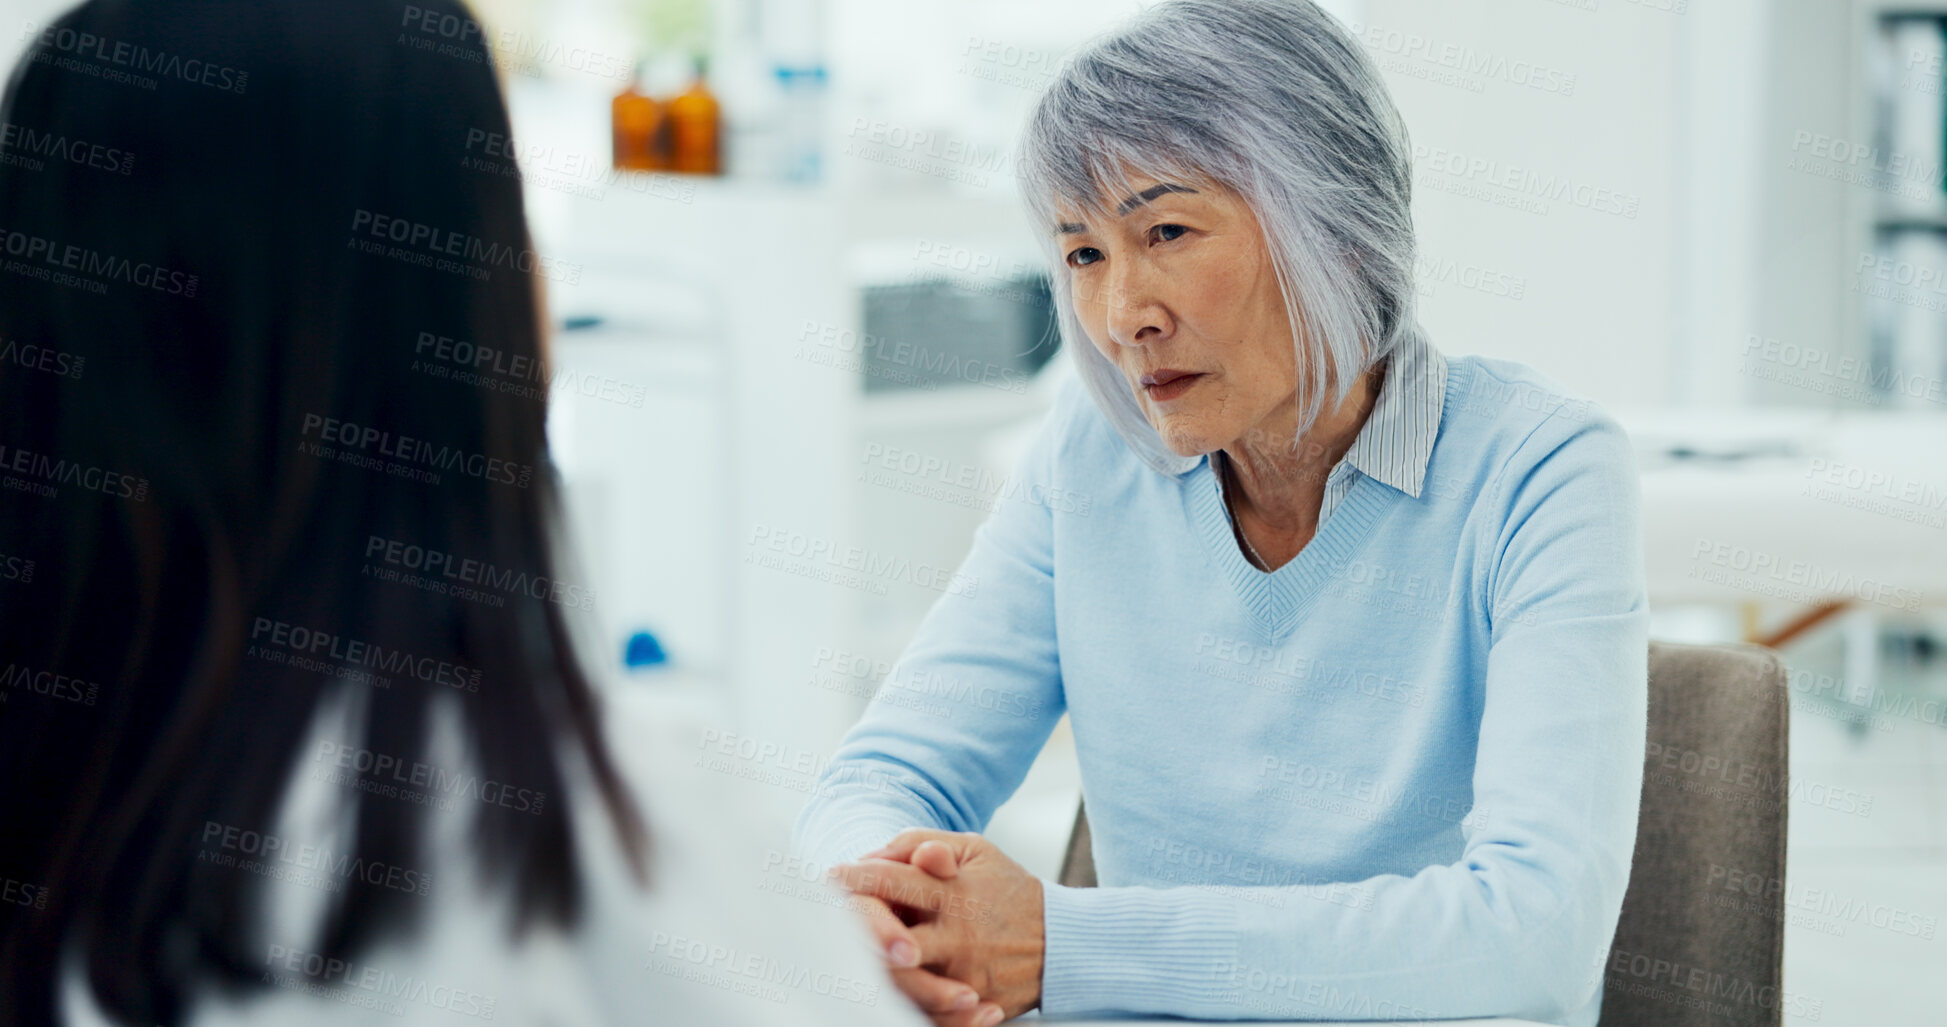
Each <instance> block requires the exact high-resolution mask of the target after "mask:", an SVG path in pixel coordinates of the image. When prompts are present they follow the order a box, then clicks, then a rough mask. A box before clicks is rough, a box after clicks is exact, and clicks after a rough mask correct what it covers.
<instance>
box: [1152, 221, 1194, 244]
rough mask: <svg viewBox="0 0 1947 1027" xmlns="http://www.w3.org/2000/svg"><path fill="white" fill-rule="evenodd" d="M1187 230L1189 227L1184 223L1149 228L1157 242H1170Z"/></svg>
mask: <svg viewBox="0 0 1947 1027" xmlns="http://www.w3.org/2000/svg"><path fill="white" fill-rule="evenodd" d="M1187 231H1189V229H1187V228H1185V227H1183V226H1182V225H1157V226H1156V227H1155V228H1152V229H1150V230H1149V234H1150V235H1153V236H1155V237H1156V241H1157V242H1169V241H1170V240H1171V239H1175V238H1177V237H1178V236H1181V235H1182V234H1183V233H1185V232H1187Z"/></svg>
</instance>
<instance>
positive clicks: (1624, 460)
mask: <svg viewBox="0 0 1947 1027" xmlns="http://www.w3.org/2000/svg"><path fill="white" fill-rule="evenodd" d="M1477 502H1479V503H1485V504H1489V506H1488V509H1487V511H1486V513H1487V514H1488V515H1489V516H1488V517H1487V518H1484V520H1486V521H1487V522H1488V523H1489V524H1490V525H1491V526H1490V527H1489V528H1487V529H1485V531H1484V533H1483V535H1482V536H1480V552H1479V561H1478V563H1477V565H1476V571H1475V574H1476V588H1477V592H1478V594H1480V595H1481V597H1482V601H1483V602H1484V603H1485V604H1486V610H1487V612H1488V617H1489V619H1490V621H1491V624H1490V626H1489V628H1488V632H1487V637H1488V639H1489V650H1488V654H1487V660H1486V667H1487V670H1486V686H1485V691H1484V704H1483V709H1482V716H1481V723H1480V737H1479V745H1478V749H1477V756H1476V761H1475V770H1474V778H1473V789H1474V804H1475V805H1474V814H1473V815H1470V816H1469V817H1468V818H1467V819H1466V820H1465V821H1463V822H1462V828H1461V829H1462V836H1463V839H1464V843H1463V844H1464V847H1463V851H1462V853H1461V855H1460V858H1459V859H1458V860H1456V861H1455V862H1453V863H1452V864H1449V865H1445V866H1430V867H1427V868H1425V869H1423V870H1421V871H1419V872H1418V873H1415V874H1413V875H1412V876H1410V877H1405V876H1398V875H1385V876H1379V877H1373V878H1369V879H1366V880H1364V881H1357V882H1344V883H1340V884H1333V885H1318V886H1302V887H1281V888H1252V889H1239V888H1234V887H1218V886H1189V887H1176V888H1165V889H1157V888H1145V887H1115V888H1098V889H1076V888H1064V887H1060V886H1056V885H1048V886H1047V887H1046V888H1045V891H1044V894H1045V899H1044V912H1045V916H1046V930H1047V935H1046V937H1047V952H1046V967H1045V970H1044V973H1043V981H1042V1008H1043V1009H1044V1010H1046V1011H1047V1012H1048V1013H1049V1014H1051V1015H1053V1014H1073V1013H1082V1012H1092V1013H1102V1012H1111V1011H1113V1012H1124V1013H1157V1014H1169V1015H1176V1016H1189V1017H1202V1018H1211V1019H1248V1018H1270V1019H1310V1018H1326V1019H1334V1020H1364V1019H1407V1018H1415V1019H1417V1018H1458V1017H1479V1016H1519V1017H1526V1018H1528V1019H1534V1020H1543V1021H1548V1022H1554V1023H1563V1022H1566V1021H1567V1020H1568V1019H1569V1018H1571V1017H1572V1016H1573V1017H1574V1019H1576V1020H1578V1021H1579V1020H1582V1019H1584V1018H1585V1017H1586V1019H1587V1021H1588V1022H1593V1019H1594V1018H1593V1015H1592V1012H1591V1011H1590V1007H1591V1003H1592V1002H1593V1001H1594V1000H1595V999H1596V996H1597V995H1598V991H1597V989H1598V987H1599V984H1600V980H1601V977H1600V972H1601V963H1602V960H1603V958H1604V956H1605V954H1606V953H1607V951H1608V947H1609V942H1610V940H1611V938H1612V937H1613V935H1614V933H1615V927H1616V921H1617V918H1618V916H1619V914H1620V911H1621V908H1622V899H1623V892H1624V890H1625V888H1626V886H1627V883H1628V878H1629V866H1630V858H1631V854H1632V852H1633V849H1634V841H1635V834H1636V818H1637V804H1638V796H1639V794H1640V789H1641V783H1642V766H1643V744H1644V737H1645V722H1646V718H1647V702H1648V687H1647V659H1648V657H1647V646H1648V625H1647V617H1648V612H1647V600H1646V597H1645V586H1644V577H1643V569H1642V554H1641V532H1640V529H1639V516H1640V515H1639V507H1640V498H1639V493H1638V486H1637V482H1636V477H1635V462H1634V458H1633V455H1632V453H1631V452H1630V449H1629V445H1628V441H1627V438H1626V437H1625V436H1624V434H1623V432H1622V431H1621V429H1620V428H1618V427H1617V426H1615V424H1614V423H1613V422H1611V421H1608V420H1607V419H1605V418H1601V417H1600V416H1591V417H1587V418H1584V419H1581V420H1579V421H1573V422H1571V421H1570V419H1568V418H1565V417H1563V416H1561V415H1560V414H1557V415H1556V416H1555V417H1552V418H1550V419H1548V420H1546V421H1544V423H1543V424H1542V425H1541V426H1539V427H1538V428H1537V429H1536V430H1535V431H1534V432H1532V433H1531V434H1530V435H1529V437H1528V439H1527V440H1526V441H1525V442H1524V443H1523V444H1522V445H1521V446H1520V447H1518V448H1517V449H1516V450H1515V452H1514V454H1513V455H1512V456H1511V457H1510V458H1509V462H1508V464H1507V466H1506V467H1504V468H1503V469H1502V473H1501V475H1500V476H1499V478H1498V480H1497V481H1494V482H1492V483H1490V484H1488V485H1486V486H1484V487H1483V490H1482V493H1481V495H1480V497H1479V499H1478V500H1477ZM1371 644H1380V643H1377V642H1375V643H1371ZM1577 1011H1581V1013H1582V1015H1581V1016H1574V1014H1576V1013H1577Z"/></svg>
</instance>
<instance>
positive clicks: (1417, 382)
mask: <svg viewBox="0 0 1947 1027" xmlns="http://www.w3.org/2000/svg"><path fill="white" fill-rule="evenodd" d="M1388 359H1389V364H1388V366H1387V368H1386V378H1385V380H1384V381H1383V382H1382V383H1381V384H1380V386H1379V397H1378V398H1377V399H1375V400H1374V401H1373V404H1372V413H1371V414H1369V415H1367V417H1366V423H1365V426H1364V427H1362V428H1360V429H1359V436H1358V438H1355V439H1353V440H1352V448H1351V449H1349V450H1346V453H1345V456H1343V457H1341V458H1340V459H1339V462H1338V464H1337V465H1336V466H1334V467H1333V468H1332V472H1331V474H1330V475H1328V476H1327V477H1326V479H1325V497H1324V499H1323V500H1321V501H1320V503H1319V506H1318V527H1321V528H1322V527H1324V526H1325V519H1326V518H1327V517H1330V516H1331V515H1332V511H1333V510H1335V509H1337V508H1338V505H1339V500H1341V499H1344V498H1345V493H1346V490H1348V489H1350V488H1351V487H1352V481H1353V475H1355V474H1364V475H1366V476H1367V477H1370V478H1375V479H1377V480H1378V481H1379V482H1381V483H1382V484H1386V485H1391V486H1392V487H1393V488H1396V489H1398V490H1400V491H1401V492H1404V493H1406V494H1407V495H1409V496H1412V497H1413V498H1415V499H1418V498H1419V496H1420V489H1421V487H1422V486H1424V485H1425V483H1426V468H1427V463H1428V462H1429V461H1430V460H1431V458H1432V456H1433V439H1434V436H1436V435H1438V434H1439V433H1440V413H1441V408H1442V407H1443V406H1445V405H1446V398H1447V358H1446V357H1445V356H1443V355H1442V354H1441V353H1440V351H1439V349H1437V348H1435V347H1434V345H1433V344H1432V343H1431V342H1429V341H1427V340H1426V339H1425V338H1424V337H1423V336H1422V335H1421V334H1420V333H1418V332H1409V333H1407V336H1406V338H1405V339H1404V340H1403V341H1401V342H1400V344H1399V348H1398V349H1397V350H1395V351H1393V354H1392V356H1391V357H1390V358H1388ZM1218 481H1219V483H1220V486H1221V483H1222V481H1223V476H1222V475H1219V476H1218Z"/></svg>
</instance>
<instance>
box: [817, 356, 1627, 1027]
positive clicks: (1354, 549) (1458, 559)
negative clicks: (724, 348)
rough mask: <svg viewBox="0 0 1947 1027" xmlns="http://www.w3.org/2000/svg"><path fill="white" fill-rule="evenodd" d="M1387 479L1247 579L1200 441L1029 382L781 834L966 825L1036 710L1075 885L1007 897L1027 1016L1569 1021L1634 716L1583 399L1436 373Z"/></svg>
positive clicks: (1588, 973) (1620, 815)
mask: <svg viewBox="0 0 1947 1027" xmlns="http://www.w3.org/2000/svg"><path fill="white" fill-rule="evenodd" d="M1444 385H1445V390H1444V396H1443V398H1444V403H1443V404H1442V409H1441V412H1440V421H1439V430H1438V433H1437V436H1436V437H1435V441H1434V445H1433V447H1432V450H1431V453H1430V454H1429V457H1428V461H1427V466H1426V468H1425V474H1424V480H1423V487H1422V488H1420V490H1419V494H1418V495H1416V496H1414V495H1408V494H1407V493H1406V492H1404V491H1402V490H1401V489H1399V488H1397V487H1394V486H1391V485H1388V484H1385V483H1384V482H1381V481H1379V480H1377V479H1376V478H1373V477H1371V476H1368V475H1363V474H1362V475H1358V476H1356V477H1355V478H1354V480H1353V481H1352V482H1351V483H1350V485H1349V486H1348V488H1347V491H1346V493H1345V496H1344V498H1343V500H1342V501H1341V502H1340V504H1339V505H1338V507H1337V509H1336V510H1335V511H1334V512H1333V513H1332V515H1331V516H1330V517H1329V518H1327V519H1326V520H1325V522H1324V523H1323V524H1321V525H1320V527H1319V529H1318V532H1317V534H1316V535H1315V536H1314V537H1313V538H1312V539H1311V541H1310V542H1308V543H1307V544H1306V546H1305V547H1304V548H1303V549H1302V550H1300V551H1299V553H1298V554H1297V556H1296V557H1294V558H1293V559H1292V560H1291V561H1289V562H1288V563H1286V564H1285V565H1283V566H1281V567H1279V568H1278V569H1277V570H1276V571H1274V572H1271V573H1268V574H1267V573H1265V572H1263V571H1260V570H1258V569H1257V568H1255V567H1253V566H1252V565H1251V564H1250V563H1249V562H1248V561H1247V560H1246V559H1245V557H1244V555H1243V553H1242V552H1241V551H1240V550H1239V549H1238V546H1237V543H1236V541H1235V538H1234V537H1233V535H1232V532H1231V528H1230V521H1229V516H1228V513H1227V511H1226V510H1225V507H1224V505H1223V502H1222V498H1221V495H1220V493H1219V490H1218V486H1217V481H1216V476H1215V474H1214V472H1213V470H1212V467H1211V464H1210V461H1209V460H1207V459H1206V460H1201V461H1199V462H1197V463H1196V464H1195V465H1194V466H1193V467H1191V468H1190V469H1189V470H1188V471H1186V472H1184V473H1182V474H1180V475H1175V476H1171V475H1166V474H1163V473H1160V472H1158V471H1156V470H1154V469H1153V468H1151V467H1150V466H1149V465H1147V464H1145V463H1144V462H1143V461H1142V460H1141V459H1139V457H1138V456H1137V455H1136V453H1135V452H1134V451H1133V450H1132V449H1131V448H1130V447H1129V446H1128V445H1127V444H1126V443H1124V442H1123V441H1122V439H1121V438H1120V437H1119V436H1118V435H1117V434H1116V432H1115V430H1114V429H1113V428H1112V427H1111V426H1110V424H1109V422H1108V421H1107V419H1106V418H1104V417H1103V416H1102V415H1101V413H1100V411H1099V410H1097V409H1096V408H1095V406H1094V404H1093V402H1092V401H1091V400H1090V399H1089V398H1088V396H1087V394H1086V393H1085V392H1084V391H1083V390H1081V389H1080V388H1079V387H1075V388H1070V389H1068V390H1066V391H1064V393H1063V394H1062V396H1061V398H1060V399H1059V400H1058V401H1057V403H1056V405H1055V408H1054V410H1053V411H1052V412H1051V413H1050V415H1049V417H1048V419H1047V422H1046V423H1045V424H1044V426H1043V428H1042V430H1041V432H1040V434H1039V435H1038V436H1037V438H1036V441H1035V442H1034V444H1033V445H1032V446H1031V448H1030V450H1029V451H1028V453H1027V454H1026V456H1025V458H1024V460H1023V462H1022V465H1021V467H1020V469H1019V471H1018V483H1019V484H1020V485H1021V487H1020V488H1018V489H1013V490H1010V496H1012V497H1015V498H1012V499H1010V500H1009V501H1007V502H1005V503H1003V505H1002V506H1001V507H1000V508H999V509H998V510H996V511H995V512H994V514H993V515H992V516H991V517H990V518H989V519H988V520H987V521H986V522H985V523H984V524H983V525H982V527H981V528H980V530H979V531H978V532H977V533H976V537H975V542H974V546H973V549H972V551H971V552H970V554H969V555H968V557H967V559H966V561H965V563H964V564H963V565H962V567H961V569H960V577H959V578H958V579H956V580H959V581H961V582H963V583H964V585H965V587H963V588H961V589H958V590H957V591H956V593H955V594H950V595H946V596H943V597H942V598H941V599H940V600H939V601H938V602H937V604H936V605H935V607H934V608H933V610H932V611H931V612H930V613H929V614H928V616H927V617H926V619H925V621H924V622H923V623H922V624H921V626H920V628H919V631H918V632H917V634H916V636H915V637H914V639H913V641H912V643H911V644H910V646H909V647H908V649H907V650H906V652H905V654H904V655H903V656H902V657H901V658H900V660H899V661H898V663H897V664H896V665H895V666H894V667H893V669H892V670H891V672H890V673H889V674H888V675H887V677H886V680H885V682H884V684H883V685H882V687H881V688H880V691H879V693H878V695H877V696H875V697H874V699H873V701H872V703H871V704H870V706H869V707H868V708H867V710H866V712H865V714H864V716H863V717H862V718H861V720H860V721H859V723H858V724H857V725H856V726H855V727H854V728H853V729H852V730H851V731H850V732H849V733H848V734H847V735H846V737H845V740H844V741H843V743H842V744H841V746H840V748H839V749H838V750H837V752H836V753H835V754H834V756H833V758H832V760H831V763H830V764H829V766H828V767H827V768H826V770H825V772H824V774H823V778H822V780H821V782H820V786H819V788H818V789H817V791H816V792H815V794H814V798H813V799H812V801H811V803H810V804H809V805H808V806H807V807H806V809H805V811H804V813H803V815H802V816H801V817H800V819H799V824H798V835H797V846H798V848H799V850H800V851H801V852H802V853H803V854H804V855H805V856H807V857H808V858H810V859H812V860H813V861H816V862H820V863H833V862H839V861H844V860H849V859H852V858H855V857H857V856H858V855H860V854H862V853H864V852H866V851H869V850H870V849H872V848H875V847H877V846H879V845H881V844H883V843H884V842H886V841H888V840H889V839H891V838H892V837H893V836H894V835H895V834H897V833H898V832H899V831H900V830H902V829H905V828H909V827H924V828H935V829H940V830H947V831H980V830H982V829H984V828H985V826H986V825H987V823H988V820H989V818H990V817H991V816H992V814H993V812H994V810H995V808H996V807H998V806H999V805H1000V804H1001V803H1002V802H1003V801H1005V800H1006V799H1007V798H1008V797H1009V796H1010V795H1011V794H1013V792H1014V790H1015V789H1016V788H1017V787H1018V786H1019V785H1020V783H1021V780H1022V778H1023V777H1024V776H1025V775H1026V773H1027V770H1028V767H1029V765H1030V764H1031V763H1032V762H1033V760H1034V757H1035V755H1036V754H1037V753H1038V752H1039V750H1040V748H1041V746H1042V744H1043V743H1044V742H1045V741H1046V739H1047V737H1048V734H1049V732H1050V731H1051V730H1052V729H1053V727H1054V725H1055V723H1056V721H1057V720H1058V719H1059V718H1060V717H1061V715H1062V714H1063V713H1064V712H1066V713H1067V714H1069V716H1070V718H1071V722H1072V726H1073V731H1074V736H1075V746H1076V753H1077V757H1078V760H1079V763H1080V769H1081V776H1082V786H1083V794H1084V796H1085V799H1086V804H1087V809H1088V815H1089V823H1090V827H1091V831H1092V834H1093V852H1094V858H1095V865H1096V872H1097V877H1098V881H1099V884H1100V887H1096V888H1069V887H1063V886H1061V885H1059V884H1056V883H1054V882H1044V885H1043V895H1044V899H1043V917H1044V928H1045V932H1046V933H1045V950H1044V960H1045V962H1044V967H1043V973H1042V995H1041V1007H1042V1008H1043V1009H1044V1010H1045V1011H1047V1012H1048V1013H1049V1014H1050V1015H1055V1014H1074V1013H1134V1014H1166V1015H1176V1016H1188V1017H1200V1018H1210V1019H1249V1018H1294V1019H1296V1018H1307V1019H1311V1018H1326V1019H1347V1020H1354V1019H1375V1018H1385V1019H1395V1018H1399V1019H1403V1018H1452V1017H1476V1016H1519V1017H1524V1018H1527V1019H1532V1020H1539V1021H1543V1022H1549V1023H1558V1024H1571V1025H1578V1027H1582V1025H1592V1024H1594V1023H1595V1020H1596V1014H1597V1012H1598V1011H1599V1009H1600V1005H1601V982H1602V970H1603V962H1604V959H1605V957H1606V955H1607V953H1608V947H1609V942H1610V939H1611V937H1612V936H1613V934H1614V930H1615V925H1616V920H1617V917H1618V915H1619V913H1620V910H1621V905H1622V897H1623V892H1624V890H1625V887H1626V885H1627V882H1628V877H1629V865H1630V857H1631V853H1632V849H1633V845H1634V840H1635V830H1636V818H1637V801H1638V795H1639V790H1640V788H1641V783H1642V765H1643V764H1642V761H1643V749H1644V732H1645V721H1646V710H1647V646H1648V639H1647V618H1648V613H1647V600H1646V597H1645V592H1644V576H1643V566H1642V544H1641V530H1640V512H1639V511H1640V499H1639V493H1638V486H1637V482H1636V476H1635V463H1634V459H1633V456H1632V454H1631V451H1630V448H1629V443H1628V440H1627V438H1626V437H1625V436H1624V434H1623V432H1622V430H1621V429H1620V428H1619V427H1618V426H1617V425H1616V423H1615V422H1614V420H1613V419H1611V418H1609V417H1608V416H1607V415H1606V414H1604V413H1603V412H1602V411H1600V410H1599V409H1598V408H1596V407H1595V406H1594V405H1592V404H1590V403H1588V402H1587V401H1586V400H1582V399H1579V398H1576V397H1574V396H1571V395H1569V394H1568V393H1566V392H1565V391H1564V390H1562V389H1561V388H1560V387H1559V386H1557V385H1555V384H1554V383H1552V382H1550V381H1548V380H1547V379H1545V378H1544V377H1542V376H1541V375H1539V374H1538V373H1536V372H1534V371H1532V370H1530V369H1528V368H1526V367H1523V366H1521V365H1518V364H1513V363H1509V362H1505V361H1496V360H1487V359H1482V358H1477V357H1460V358H1453V359H1452V360H1450V361H1449V366H1448V373H1447V375H1446V381H1445V383H1444Z"/></svg>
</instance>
